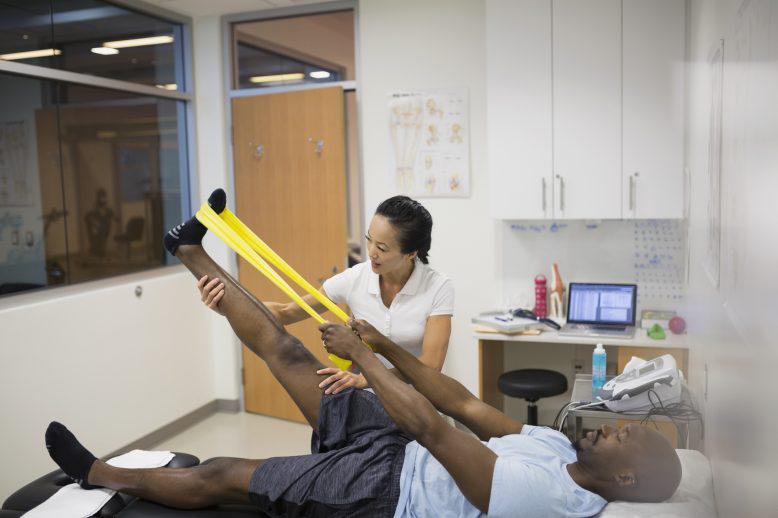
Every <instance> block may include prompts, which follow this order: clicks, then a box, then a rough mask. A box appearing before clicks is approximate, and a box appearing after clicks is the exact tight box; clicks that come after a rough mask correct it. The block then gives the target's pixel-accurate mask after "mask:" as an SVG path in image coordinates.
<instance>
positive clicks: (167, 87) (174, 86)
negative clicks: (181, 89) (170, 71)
mask: <svg viewBox="0 0 778 518" xmlns="http://www.w3.org/2000/svg"><path fill="white" fill-rule="evenodd" d="M156 87H157V88H162V89H163V90H178V85H177V84H175V83H168V84H166V85H156Z"/></svg>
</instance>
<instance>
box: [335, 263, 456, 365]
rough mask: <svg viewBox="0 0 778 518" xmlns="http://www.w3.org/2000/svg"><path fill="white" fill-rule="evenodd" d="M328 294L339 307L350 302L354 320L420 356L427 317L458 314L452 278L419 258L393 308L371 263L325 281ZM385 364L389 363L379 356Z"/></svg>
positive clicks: (394, 301)
mask: <svg viewBox="0 0 778 518" xmlns="http://www.w3.org/2000/svg"><path fill="white" fill-rule="evenodd" d="M323 287H324V292H325V293H326V294H327V296H328V297H329V298H330V299H331V300H332V301H333V302H335V303H336V304H342V303H344V302H345V303H346V304H348V306H349V308H350V309H351V313H352V314H353V315H354V318H356V319H359V320H366V321H368V322H370V324H372V325H373V327H375V328H376V329H377V330H378V331H380V332H381V334H383V335H384V336H386V337H387V338H389V339H390V340H391V341H392V342H394V343H396V344H397V345H399V346H400V347H402V348H404V349H406V350H407V351H408V352H410V353H411V354H413V355H414V356H416V357H418V356H419V355H421V346H422V342H423V340H424V329H425V326H426V325H427V318H428V317H431V316H435V315H453V314H454V284H453V283H452V282H451V279H449V278H448V277H446V276H445V275H443V274H440V273H438V272H436V271H435V270H433V269H432V268H430V266H429V265H426V264H424V263H422V262H421V261H420V260H419V259H418V258H416V260H415V263H414V267H413V272H412V273H411V276H410V277H409V278H408V281H407V282H406V283H405V286H403V288H402V290H400V292H399V293H398V294H397V296H396V297H395V298H394V300H393V301H392V304H391V306H390V307H388V308H387V307H386V306H385V305H384V301H383V300H382V299H381V288H380V286H379V284H378V274H377V273H373V270H372V268H370V263H369V262H364V263H360V264H357V265H354V266H352V267H351V268H349V269H348V270H346V271H344V272H341V273H339V274H338V275H335V276H334V277H330V278H329V279H327V280H326V281H324V285H323ZM379 357H380V359H381V360H382V361H383V362H384V364H385V365H387V366H389V365H390V364H389V362H388V361H386V359H385V358H383V357H382V356H379Z"/></svg>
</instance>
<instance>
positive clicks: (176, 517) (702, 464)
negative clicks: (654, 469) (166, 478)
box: [0, 450, 716, 518]
mask: <svg viewBox="0 0 778 518" xmlns="http://www.w3.org/2000/svg"><path fill="white" fill-rule="evenodd" d="M677 452H678V456H679V457H680V459H681V466H682V469H683V476H682V478H681V485H680V486H679V487H678V490H677V491H676V492H675V494H674V495H673V496H672V498H670V499H669V500H667V501H666V502H662V503H661V504H638V503H630V502H611V503H610V504H608V505H607V506H606V507H605V509H604V510H603V511H602V513H600V515H599V516H600V517H601V518H640V517H643V516H645V517H649V516H650V517H667V518H670V517H678V518H687V517H689V518H691V517H701V516H705V517H715V516H716V506H715V503H714V498H713V479H712V477H711V470H710V464H709V463H708V459H706V458H705V456H704V455H703V454H702V453H700V452H698V451H694V450H677ZM198 462H199V461H198V459H197V457H195V456H193V455H188V454H185V453H176V456H175V457H174V458H173V460H171V461H170V463H169V464H168V465H167V466H168V467H170V468H183V467H188V466H195V465H197V464H198ZM71 482H72V481H71V480H70V479H69V478H68V477H67V476H66V475H65V474H64V473H62V471H61V470H57V471H54V472H52V473H49V474H48V475H45V476H43V477H41V478H39V479H38V480H35V481H33V482H31V483H29V484H27V485H26V486H24V487H23V488H21V489H20V490H18V491H16V492H15V493H14V494H12V495H11V496H9V497H8V499H7V500H6V501H5V502H4V503H3V508H2V510H0V518H16V517H18V516H21V515H22V514H23V513H24V512H26V511H28V510H30V509H32V508H33V507H35V506H37V505H39V504H40V503H42V502H43V501H44V500H46V499H47V498H49V497H50V496H51V495H53V494H54V493H56V492H57V491H58V490H59V488H60V487H62V486H65V485H67V484H70V483H71ZM94 516H96V517H100V518H108V517H114V516H115V517H116V518H184V517H185V516H193V517H195V518H258V517H259V518H261V517H263V516H266V515H265V514H263V513H261V512H259V511H257V510H256V509H255V508H252V507H251V506H247V505H225V506H218V507H213V508H210V509H202V510H198V511H181V510H176V509H170V508H168V507H165V506H161V505H158V504H153V503H151V502H147V501H144V500H139V499H137V498H135V497H132V496H128V495H124V494H121V493H117V494H115V495H114V496H113V498H111V500H109V501H108V503H107V504H105V506H103V508H102V509H101V510H100V512H99V513H98V514H96V515H94Z"/></svg>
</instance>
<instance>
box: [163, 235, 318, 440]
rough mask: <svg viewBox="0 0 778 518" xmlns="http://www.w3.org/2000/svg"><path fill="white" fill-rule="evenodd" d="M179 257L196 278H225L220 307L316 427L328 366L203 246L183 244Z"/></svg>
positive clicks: (243, 339) (239, 335)
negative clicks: (321, 372) (322, 370)
mask: <svg viewBox="0 0 778 518" xmlns="http://www.w3.org/2000/svg"><path fill="white" fill-rule="evenodd" d="M176 257H178V258H179V259H180V260H181V262H182V263H184V266H186V267H187V268H188V269H189V271H190V272H192V273H193V274H194V276H195V277H196V278H198V279H199V278H201V277H202V276H203V275H207V276H208V277H209V278H210V279H214V278H216V277H218V278H219V279H221V280H222V282H223V283H224V297H222V299H221V301H220V302H219V308H220V309H221V310H222V312H223V313H224V315H225V316H226V317H227V320H229V322H230V325H231V326H232V329H233V331H235V334H236V335H238V338H240V340H241V341H242V342H243V343H244V344H246V346H247V347H248V348H249V349H251V350H252V351H253V352H254V353H255V354H256V355H257V356H259V357H260V358H262V359H263V360H264V361H265V363H267V365H268V367H270V371H271V372H272V373H273V376H275V377H276V379H277V380H278V381H279V382H280V383H281V385H283V386H284V389H286V391H287V392H288V393H289V395H290V396H292V399H293V400H294V402H295V403H296V404H297V406H298V407H299V408H300V410H301V411H302V413H303V415H304V416H305V418H306V419H307V420H308V422H309V423H310V425H311V426H312V427H313V428H314V429H316V425H317V422H318V419H319V405H320V404H321V389H320V388H319V383H321V381H322V380H323V379H324V378H325V376H321V375H319V374H316V371H317V370H318V369H321V368H323V367H324V366H323V365H322V364H321V362H319V360H317V359H316V357H315V356H314V355H313V354H311V352H310V351H308V349H306V348H305V346H303V344H302V343H301V342H300V341H299V340H298V339H297V338H295V337H294V336H292V335H290V334H289V333H287V332H286V330H285V329H284V327H283V326H282V325H281V324H279V323H278V321H277V320H276V319H275V317H273V315H272V313H270V311H269V310H268V309H267V308H266V307H265V306H264V305H263V304H262V303H261V302H260V301H258V300H257V299H256V298H254V296H253V295H251V294H250V293H249V292H248V291H246V290H245V289H244V288H243V287H242V286H241V285H240V284H239V283H238V282H237V281H235V279H233V278H232V277H230V276H229V274H227V273H226V272H225V271H224V270H222V269H221V268H220V267H219V265H217V264H216V263H215V262H214V261H213V260H212V259H211V258H210V257H209V256H208V254H207V253H206V252H205V250H203V247H202V246H199V245H181V246H180V247H179V248H178V250H177V251H176Z"/></svg>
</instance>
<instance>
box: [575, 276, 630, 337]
mask: <svg viewBox="0 0 778 518" xmlns="http://www.w3.org/2000/svg"><path fill="white" fill-rule="evenodd" d="M636 299H637V286H636V285H634V284H584V283H576V282H573V283H570V293H569V296H568V300H567V321H568V322H571V323H575V324H595V325H596V324H603V325H623V326H632V325H635V302H636Z"/></svg>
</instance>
